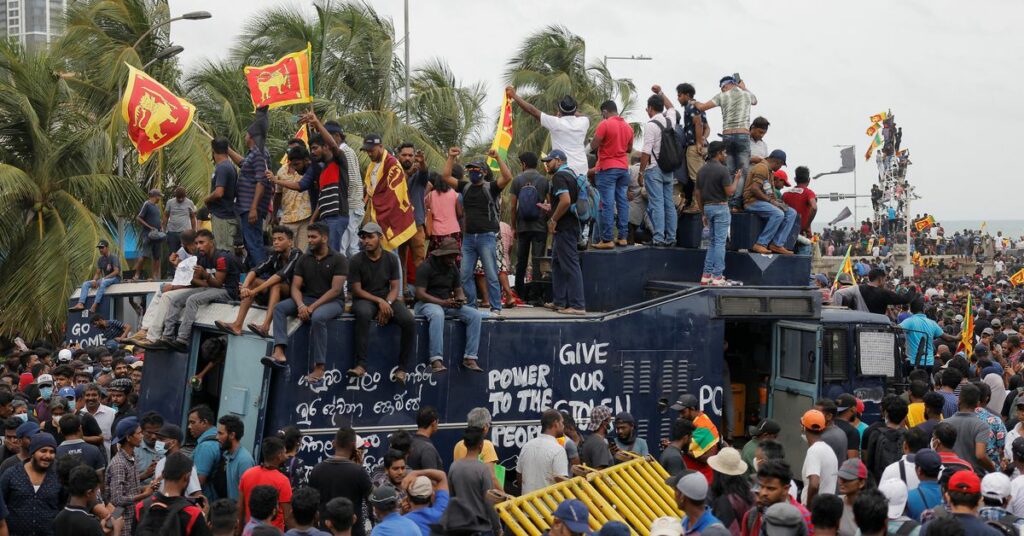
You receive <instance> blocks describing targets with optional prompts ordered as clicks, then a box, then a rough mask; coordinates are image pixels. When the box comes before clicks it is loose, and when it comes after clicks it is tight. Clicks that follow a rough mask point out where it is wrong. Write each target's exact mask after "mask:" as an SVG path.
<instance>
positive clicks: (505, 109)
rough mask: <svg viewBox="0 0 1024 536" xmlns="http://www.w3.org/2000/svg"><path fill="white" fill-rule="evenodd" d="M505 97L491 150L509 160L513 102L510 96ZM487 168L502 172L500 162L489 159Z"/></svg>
mask: <svg viewBox="0 0 1024 536" xmlns="http://www.w3.org/2000/svg"><path fill="white" fill-rule="evenodd" d="M503 95H504V98H503V99H502V102H501V115H499V116H498V128H497V129H496V130H495V131H494V141H492V142H491V149H494V150H495V151H498V155H499V156H501V158H502V159H504V160H506V161H507V160H508V148H509V146H510V145H512V101H511V100H510V99H509V98H508V95H505V94H504V93H503ZM487 166H488V167H490V168H491V170H492V171H493V172H495V173H498V172H500V171H501V168H500V166H498V161H497V160H495V159H493V158H490V157H488V158H487Z"/></svg>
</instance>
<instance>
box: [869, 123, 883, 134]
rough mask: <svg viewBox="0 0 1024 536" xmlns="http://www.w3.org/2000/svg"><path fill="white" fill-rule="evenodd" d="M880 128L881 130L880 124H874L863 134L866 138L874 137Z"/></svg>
mask: <svg viewBox="0 0 1024 536" xmlns="http://www.w3.org/2000/svg"><path fill="white" fill-rule="evenodd" d="M881 128H882V124H881V123H875V124H873V125H871V126H870V127H868V130H867V131H866V132H865V134H867V135H868V136H874V135H875V132H878V131H879V130H880V129H881Z"/></svg>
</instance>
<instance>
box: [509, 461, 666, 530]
mask: <svg viewBox="0 0 1024 536" xmlns="http://www.w3.org/2000/svg"><path fill="white" fill-rule="evenodd" d="M620 455H621V453H620ZM631 457H633V458H634V459H633V460H630V461H628V462H625V463H620V464H618V465H613V466H612V467H609V468H607V469H602V470H600V471H596V470H592V469H589V468H587V467H585V466H582V468H583V470H584V471H586V474H585V475H583V476H578V477H576V478H573V479H570V480H566V481H565V482H559V483H558V484H555V485H552V486H548V487H546V488H543V489H539V490H537V491H534V492H533V493H530V494H527V495H523V496H522V497H515V498H510V499H508V500H505V501H503V502H500V503H498V504H497V505H495V508H496V509H497V510H498V515H499V516H500V517H501V520H502V521H503V522H504V523H505V525H506V526H507V527H508V529H509V530H510V531H512V534H514V535H515V536H541V535H542V534H543V533H544V531H546V530H548V529H549V528H551V520H552V513H553V512H554V511H555V508H557V507H558V504H559V503H561V502H562V501H564V500H567V499H579V500H581V501H583V503H584V504H586V505H587V507H588V508H589V509H590V528H591V529H592V530H597V529H599V528H600V527H601V526H602V525H604V524H605V523H607V522H609V521H613V520H614V521H622V522H623V523H625V524H627V525H629V526H630V527H632V532H633V534H634V535H640V536H648V534H649V533H650V526H651V523H652V522H653V521H654V520H655V519H656V518H658V517H663V516H670V517H677V518H681V517H682V516H683V513H682V512H681V511H679V509H677V508H676V503H675V495H674V492H673V491H672V489H671V488H669V487H668V486H667V485H666V484H665V479H666V478H668V473H666V472H665V469H663V468H662V467H661V465H659V464H658V463H657V462H656V461H654V459H653V458H650V457H648V458H643V457H640V456H636V455H632V456H631Z"/></svg>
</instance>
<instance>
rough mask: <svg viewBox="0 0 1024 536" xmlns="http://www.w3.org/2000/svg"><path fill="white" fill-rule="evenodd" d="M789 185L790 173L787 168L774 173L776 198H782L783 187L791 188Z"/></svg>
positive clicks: (773, 185) (773, 182)
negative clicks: (788, 173) (787, 172)
mask: <svg viewBox="0 0 1024 536" xmlns="http://www.w3.org/2000/svg"><path fill="white" fill-rule="evenodd" d="M789 186H790V182H789V175H787V174H786V170H784V169H780V170H777V171H776V172H775V173H772V190H774V191H775V199H778V200H782V189H783V188H789ZM783 202H784V201H783Z"/></svg>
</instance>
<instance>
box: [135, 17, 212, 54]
mask: <svg viewBox="0 0 1024 536" xmlns="http://www.w3.org/2000/svg"><path fill="white" fill-rule="evenodd" d="M210 17H213V15H211V14H210V12H209V11H189V12H188V13H185V14H184V15H182V16H180V17H174V18H170V19H167V20H165V21H163V22H161V23H160V24H154V25H153V26H150V28H149V29H148V30H146V31H145V32H144V33H143V34H142V35H140V36H139V38H138V39H136V40H135V44H133V45H132V48H133V49H134V48H138V46H139V43H141V42H142V40H143V39H145V38H147V37H149V34H151V33H153V31H154V30H156V29H157V28H162V27H164V26H167V25H168V24H170V23H172V22H176V21H179V20H203V19H208V18H210Z"/></svg>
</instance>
